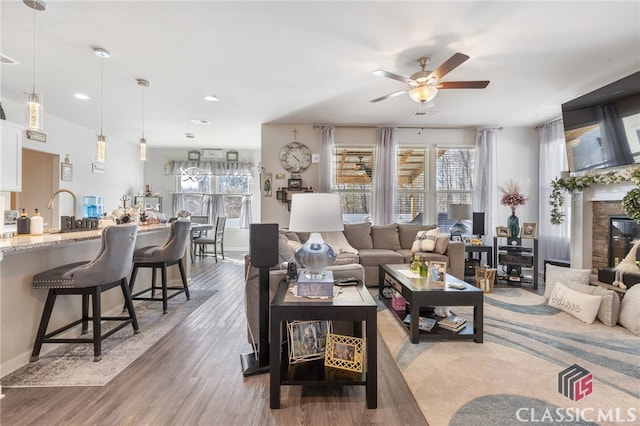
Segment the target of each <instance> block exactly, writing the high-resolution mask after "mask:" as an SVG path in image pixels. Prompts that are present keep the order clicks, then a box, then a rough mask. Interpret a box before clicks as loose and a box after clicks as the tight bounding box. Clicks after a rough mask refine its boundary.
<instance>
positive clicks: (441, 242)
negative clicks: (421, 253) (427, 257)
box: [433, 237, 449, 254]
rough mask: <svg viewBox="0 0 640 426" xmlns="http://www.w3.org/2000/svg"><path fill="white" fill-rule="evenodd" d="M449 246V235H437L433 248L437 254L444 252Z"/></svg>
mask: <svg viewBox="0 0 640 426" xmlns="http://www.w3.org/2000/svg"><path fill="white" fill-rule="evenodd" d="M448 248H449V237H437V238H436V248H435V249H434V250H433V251H435V252H436V253H438V254H445V253H446V252H447V249H448Z"/></svg>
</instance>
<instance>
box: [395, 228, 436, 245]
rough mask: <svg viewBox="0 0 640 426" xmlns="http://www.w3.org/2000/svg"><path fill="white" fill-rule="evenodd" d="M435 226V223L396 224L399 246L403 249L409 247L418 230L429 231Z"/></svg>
mask: <svg viewBox="0 0 640 426" xmlns="http://www.w3.org/2000/svg"><path fill="white" fill-rule="evenodd" d="M435 228H436V226H435V225H409V224H408V223H400V224H398V234H399V236H400V247H402V248H403V249H411V246H412V245H413V241H414V240H415V239H416V235H418V231H429V230H431V229H435Z"/></svg>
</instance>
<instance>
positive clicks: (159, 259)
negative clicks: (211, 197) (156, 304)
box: [129, 220, 191, 314]
mask: <svg viewBox="0 0 640 426" xmlns="http://www.w3.org/2000/svg"><path fill="white" fill-rule="evenodd" d="M190 236H191V222H188V221H181V220H177V221H175V222H173V223H172V224H171V229H170V230H169V237H168V238H167V240H166V241H165V243H164V244H163V245H161V246H149V247H142V248H139V249H137V250H136V251H135V252H134V253H133V272H131V280H130V284H129V285H130V288H131V297H132V299H133V300H156V301H160V300H162V312H163V313H165V314H166V313H167V312H168V301H169V299H171V298H172V297H175V296H177V295H178V294H180V293H182V292H184V293H185V294H186V296H187V300H191V296H190V295H189V287H188V286H187V277H186V274H185V272H184V265H183V263H182V257H183V256H184V253H185V249H186V248H187V244H188V243H189V240H190ZM176 263H177V264H178V267H179V268H180V277H181V278H182V285H183V286H182V287H169V286H168V285H167V267H168V266H171V265H175V264H176ZM139 268H151V269H152V271H151V287H150V288H148V289H146V290H142V291H140V292H138V293H134V292H133V286H134V285H135V282H136V275H137V274H138V269H139ZM157 269H160V270H161V271H162V297H161V298H159V297H155V293H156V290H157V289H160V287H157V286H156V270H157ZM169 290H177V291H176V292H174V293H172V294H171V295H169V292H168V291H169ZM148 292H151V297H142V296H140V295H141V294H144V293H148Z"/></svg>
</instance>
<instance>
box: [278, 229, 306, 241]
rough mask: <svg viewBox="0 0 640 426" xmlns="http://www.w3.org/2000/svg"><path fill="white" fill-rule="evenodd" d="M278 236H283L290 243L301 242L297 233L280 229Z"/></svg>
mask: <svg viewBox="0 0 640 426" xmlns="http://www.w3.org/2000/svg"><path fill="white" fill-rule="evenodd" d="M280 235H284V236H285V237H287V239H288V240H290V241H297V242H299V243H300V242H302V241H300V237H298V233H297V232H293V231H287V230H282V229H281V230H280Z"/></svg>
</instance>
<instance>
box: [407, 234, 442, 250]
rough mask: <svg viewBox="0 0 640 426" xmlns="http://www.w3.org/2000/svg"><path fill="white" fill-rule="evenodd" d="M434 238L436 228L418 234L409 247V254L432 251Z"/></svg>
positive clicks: (434, 243) (434, 245) (436, 235)
mask: <svg viewBox="0 0 640 426" xmlns="http://www.w3.org/2000/svg"><path fill="white" fill-rule="evenodd" d="M436 238H438V228H436V229H431V230H429V231H420V232H418V234H417V235H416V240H415V241H414V242H413V245H412V246H411V252H412V253H416V252H419V251H433V250H434V249H435V248H436Z"/></svg>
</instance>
